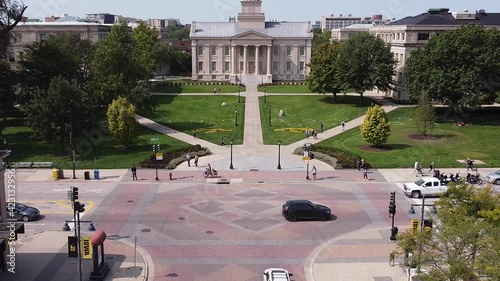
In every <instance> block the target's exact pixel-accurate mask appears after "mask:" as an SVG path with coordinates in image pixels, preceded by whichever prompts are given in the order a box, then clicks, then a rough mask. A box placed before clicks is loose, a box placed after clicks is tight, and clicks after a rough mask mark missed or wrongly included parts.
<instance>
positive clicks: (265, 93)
mask: <svg viewBox="0 0 500 281" xmlns="http://www.w3.org/2000/svg"><path fill="white" fill-rule="evenodd" d="M264 103H267V88H266V87H264Z"/></svg>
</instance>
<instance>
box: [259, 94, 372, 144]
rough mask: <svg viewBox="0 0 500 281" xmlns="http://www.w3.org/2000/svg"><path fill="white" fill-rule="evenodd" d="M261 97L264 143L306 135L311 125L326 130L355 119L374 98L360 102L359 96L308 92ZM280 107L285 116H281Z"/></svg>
mask: <svg viewBox="0 0 500 281" xmlns="http://www.w3.org/2000/svg"><path fill="white" fill-rule="evenodd" d="M266 99H267V102H266V103H265V102H264V97H260V100H259V103H260V115H261V120H262V135H263V137H264V144H276V143H278V140H281V143H282V144H285V145H286V144H290V143H293V142H296V141H299V140H301V139H304V138H305V130H306V129H307V128H309V129H310V130H311V129H315V130H317V131H319V130H320V124H321V123H323V124H324V130H325V131H326V130H328V129H331V128H333V127H336V126H339V125H340V123H342V121H343V120H352V119H355V118H357V117H359V116H362V115H364V114H365V113H366V110H367V108H368V106H369V105H370V104H371V99H369V98H366V97H365V98H364V105H363V106H360V105H359V96H344V95H337V101H336V102H334V101H333V95H318V94H316V95H304V96H267V97H266ZM269 106H271V124H272V126H269ZM280 110H284V111H285V114H286V115H285V116H279V112H280Z"/></svg>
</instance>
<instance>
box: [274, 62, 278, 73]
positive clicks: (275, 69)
mask: <svg viewBox="0 0 500 281" xmlns="http://www.w3.org/2000/svg"><path fill="white" fill-rule="evenodd" d="M273 72H278V62H277V61H273Z"/></svg>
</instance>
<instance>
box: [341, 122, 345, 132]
mask: <svg viewBox="0 0 500 281" xmlns="http://www.w3.org/2000/svg"><path fill="white" fill-rule="evenodd" d="M341 125H342V132H343V131H345V121H342V124H341Z"/></svg>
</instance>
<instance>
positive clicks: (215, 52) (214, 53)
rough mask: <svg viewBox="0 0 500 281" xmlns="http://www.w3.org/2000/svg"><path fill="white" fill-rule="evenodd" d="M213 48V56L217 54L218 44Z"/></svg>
mask: <svg viewBox="0 0 500 281" xmlns="http://www.w3.org/2000/svg"><path fill="white" fill-rule="evenodd" d="M211 49H212V56H215V55H217V46H212V47H211Z"/></svg>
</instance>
